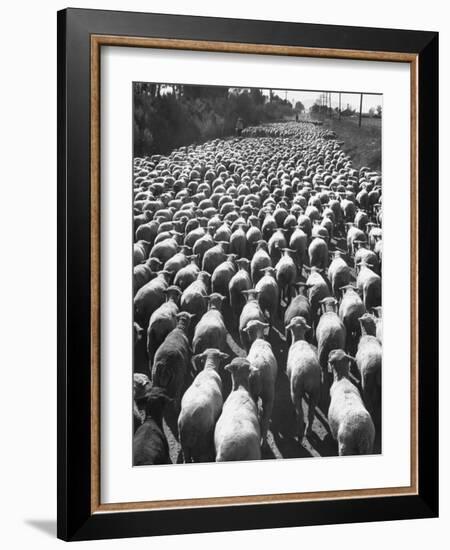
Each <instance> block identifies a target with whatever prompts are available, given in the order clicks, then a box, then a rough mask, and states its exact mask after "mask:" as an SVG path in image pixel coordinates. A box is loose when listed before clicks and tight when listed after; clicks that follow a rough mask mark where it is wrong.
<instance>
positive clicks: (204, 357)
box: [192, 348, 230, 370]
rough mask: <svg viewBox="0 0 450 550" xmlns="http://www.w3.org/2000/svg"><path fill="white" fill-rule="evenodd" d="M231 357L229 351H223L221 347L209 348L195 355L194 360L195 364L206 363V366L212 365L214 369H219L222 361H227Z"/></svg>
mask: <svg viewBox="0 0 450 550" xmlns="http://www.w3.org/2000/svg"><path fill="white" fill-rule="evenodd" d="M229 358H230V356H229V355H228V354H227V353H223V352H222V351H220V350H219V349H216V348H208V349H206V350H205V351H204V352H203V353H199V354H198V355H194V356H193V357H192V361H193V362H194V365H198V364H204V366H205V368H207V367H208V368H209V367H211V368H213V369H214V370H218V368H219V366H220V363H221V361H227V360H228V359H229ZM203 362H204V363H203Z"/></svg>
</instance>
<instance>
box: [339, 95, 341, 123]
mask: <svg viewBox="0 0 450 550" xmlns="http://www.w3.org/2000/svg"><path fill="white" fill-rule="evenodd" d="M339 120H341V92H339Z"/></svg>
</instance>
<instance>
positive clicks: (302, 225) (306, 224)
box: [293, 214, 312, 248]
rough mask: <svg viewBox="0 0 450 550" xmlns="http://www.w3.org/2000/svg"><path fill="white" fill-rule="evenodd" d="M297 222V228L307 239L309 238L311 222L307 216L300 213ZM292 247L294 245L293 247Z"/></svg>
mask: <svg viewBox="0 0 450 550" xmlns="http://www.w3.org/2000/svg"><path fill="white" fill-rule="evenodd" d="M297 224H298V227H299V229H301V230H302V231H303V233H305V235H306V236H307V238H308V240H309V239H310V238H311V232H312V223H311V220H310V219H309V217H308V216H306V215H305V214H300V215H299V217H298V218H297ZM293 248H294V247H293Z"/></svg>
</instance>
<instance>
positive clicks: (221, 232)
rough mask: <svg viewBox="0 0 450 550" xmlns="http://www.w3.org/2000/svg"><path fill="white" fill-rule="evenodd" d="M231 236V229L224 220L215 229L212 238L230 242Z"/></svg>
mask: <svg viewBox="0 0 450 550" xmlns="http://www.w3.org/2000/svg"><path fill="white" fill-rule="evenodd" d="M230 238H231V229H230V226H229V225H228V224H227V223H226V222H225V221H224V222H223V223H222V225H221V226H220V227H219V228H218V229H217V231H216V232H215V234H214V240H215V241H216V242H219V241H221V242H227V243H229V242H230Z"/></svg>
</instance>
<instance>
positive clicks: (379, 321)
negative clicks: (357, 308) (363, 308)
mask: <svg viewBox="0 0 450 550" xmlns="http://www.w3.org/2000/svg"><path fill="white" fill-rule="evenodd" d="M382 309H383V308H382V307H381V306H376V307H373V308H372V311H373V312H374V314H375V315H376V317H375V324H376V331H375V335H376V337H377V338H378V341H379V342H380V344H382V343H383V316H382ZM361 315H362V314H361Z"/></svg>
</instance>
